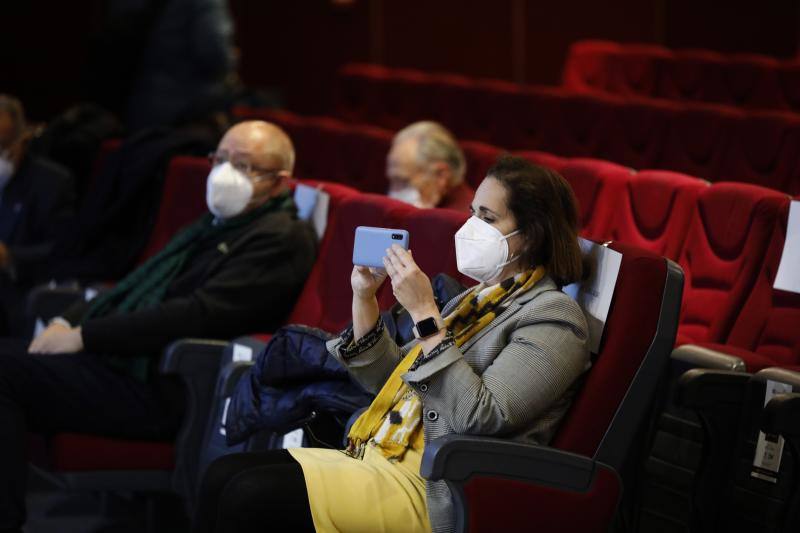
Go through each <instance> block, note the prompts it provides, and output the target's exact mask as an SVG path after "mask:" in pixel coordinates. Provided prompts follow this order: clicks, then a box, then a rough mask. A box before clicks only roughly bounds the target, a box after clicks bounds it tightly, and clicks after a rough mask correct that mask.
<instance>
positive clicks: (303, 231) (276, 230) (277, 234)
mask: <svg viewBox="0 0 800 533" xmlns="http://www.w3.org/2000/svg"><path fill="white" fill-rule="evenodd" d="M245 233H246V234H247V235H250V236H252V237H259V236H261V237H264V238H269V239H275V240H284V239H292V240H307V241H309V242H314V241H315V240H316V237H315V233H314V228H313V227H312V226H311V224H309V223H308V222H307V221H305V220H301V219H299V218H297V216H296V215H295V214H294V213H293V212H292V211H287V210H278V211H270V212H268V213H265V214H263V215H262V216H260V217H258V218H256V219H255V220H253V222H252V223H250V224H249V226H248V228H247V230H246V231H245Z"/></svg>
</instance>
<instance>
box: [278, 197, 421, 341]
mask: <svg viewBox="0 0 800 533" xmlns="http://www.w3.org/2000/svg"><path fill="white" fill-rule="evenodd" d="M414 210H416V208H415V207H412V206H409V205H407V204H403V203H401V202H398V201H395V200H392V199H390V198H387V197H385V196H379V195H375V194H360V195H356V196H351V197H347V198H345V199H343V201H342V202H341V204H340V205H339V206H338V208H337V209H336V213H334V215H333V220H332V223H330V224H329V226H328V231H327V232H326V234H325V238H324V239H323V241H322V244H321V245H320V249H319V254H318V259H317V262H316V263H315V264H314V268H313V269H312V271H311V274H310V275H309V277H308V280H307V281H306V284H305V286H304V287H303V292H302V293H301V294H300V297H299V298H298V300H297V303H296V304H295V306H294V309H293V310H292V313H291V314H290V316H289V319H288V320H287V323H296V324H305V325H308V326H313V327H318V328H321V329H324V330H326V331H330V332H338V331H339V330H340V329H342V327H344V325H345V324H347V323H348V322H349V321H350V317H351V303H352V290H351V288H350V273H351V272H352V269H353V241H354V237H355V229H356V227H358V226H378V227H389V228H397V227H401V228H402V224H403V222H404V220H405V218H406V217H407V216H409V212H411V211H414ZM387 287H388V284H387V285H384V286H383V288H382V292H381V293H379V298H378V299H379V303H381V304H382V307H385V306H386V305H390V304H391V302H392V299H391V290H390V288H389V290H388V295H384V293H386V292H387Z"/></svg>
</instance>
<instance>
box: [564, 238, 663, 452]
mask: <svg viewBox="0 0 800 533" xmlns="http://www.w3.org/2000/svg"><path fill="white" fill-rule="evenodd" d="M611 248H613V249H616V250H617V251H619V252H622V263H621V266H620V270H619V276H618V278H617V284H616V287H615V288H614V296H613V299H612V302H611V308H610V309H609V312H608V319H607V321H606V326H605V331H604V333H603V339H602V342H601V345H600V352H599V353H598V354H597V357H596V360H595V362H594V364H593V366H592V368H591V370H589V372H588V374H587V375H586V379H585V382H584V384H583V386H582V388H581V389H580V391H579V392H578V394H577V395H576V397H575V400H574V402H573V404H572V407H571V409H570V411H569V413H568V414H567V417H566V419H565V420H564V422H563V423H562V425H561V427H560V428H559V431H558V433H557V435H556V437H555V439H554V441H553V446H554V447H556V448H559V449H563V450H567V451H570V452H574V453H579V454H582V455H587V456H589V457H592V456H594V454H595V452H596V451H597V448H598V446H599V444H600V442H601V441H602V439H603V436H604V435H605V433H606V431H607V430H608V428H609V426H610V424H611V421H612V419H613V417H614V415H615V413H616V412H617V409H618V407H619V406H620V403H621V402H622V399H623V398H624V396H625V393H626V392H627V391H628V387H629V386H630V384H631V382H632V381H633V379H634V377H635V376H636V372H637V370H638V369H639V366H640V365H641V363H642V361H643V359H644V356H645V354H646V353H647V351H648V349H649V348H650V345H651V343H652V341H653V339H654V337H655V335H656V330H657V326H658V320H659V316H660V312H661V303H662V298H663V292H664V284H665V281H666V276H667V263H666V261H665V260H664V258H662V257H659V256H658V255H656V254H654V253H652V252H648V251H646V250H642V249H640V248H636V247H634V246H629V245H627V244H620V243H613V244H612V245H611ZM627 431H629V432H630V434H631V435H633V433H634V431H635V428H628V429H627ZM612 466H613V465H612Z"/></svg>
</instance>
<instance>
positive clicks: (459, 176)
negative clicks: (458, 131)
mask: <svg viewBox="0 0 800 533" xmlns="http://www.w3.org/2000/svg"><path fill="white" fill-rule="evenodd" d="M406 139H417V141H418V145H417V160H418V161H419V163H420V164H427V163H433V162H436V161H444V162H445V163H447V165H448V166H449V167H450V169H451V170H452V171H453V177H452V179H451V181H450V185H451V186H454V185H458V184H460V183H461V182H463V181H464V174H465V173H466V171H467V164H466V161H465V160H464V152H462V151H461V147H460V146H458V142H457V141H456V139H455V137H453V134H452V133H450V132H449V131H448V130H447V128H445V127H444V126H442V125H441V124H439V123H438V122H433V121H432V120H423V121H421V122H414V123H413V124H410V125H408V126H406V127H405V128H403V129H402V130H400V131H399V132H397V134H396V135H395V136H394V140H393V141H392V144H397V143H398V142H401V141H405V140H406Z"/></svg>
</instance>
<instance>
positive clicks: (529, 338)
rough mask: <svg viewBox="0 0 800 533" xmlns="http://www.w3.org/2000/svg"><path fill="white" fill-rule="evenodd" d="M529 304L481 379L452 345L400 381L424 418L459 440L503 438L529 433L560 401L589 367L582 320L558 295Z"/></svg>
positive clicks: (544, 295)
mask: <svg viewBox="0 0 800 533" xmlns="http://www.w3.org/2000/svg"><path fill="white" fill-rule="evenodd" d="M532 301H533V302H535V306H533V307H532V309H531V311H530V312H526V310H525V309H523V310H521V311H522V312H523V313H524V314H523V316H522V317H521V318H520V319H519V321H518V323H517V327H516V328H515V329H514V330H513V331H512V332H511V334H510V335H509V338H508V343H507V344H506V346H505V347H504V348H503V349H502V350H501V351H500V353H499V354H498V355H497V357H496V358H495V359H494V361H493V362H492V363H491V364H490V365H489V367H488V368H486V370H485V372H484V373H483V374H482V375H479V374H477V373H476V372H475V371H474V370H473V368H472V367H471V366H470V365H469V363H467V362H466V361H465V360H464V358H463V355H462V352H461V350H460V348H459V347H457V346H456V345H455V344H452V343H451V345H450V346H449V347H448V348H446V349H445V350H443V351H442V352H441V353H439V354H438V355H436V356H435V357H429V358H426V359H424V360H422V361H421V364H420V365H418V366H417V367H416V368H415V369H414V370H411V371H409V372H407V373H405V374H404V375H403V379H404V380H405V381H406V383H408V384H409V386H410V387H412V388H413V389H415V390H416V391H417V393H418V394H419V396H420V398H421V399H422V403H423V405H424V407H425V409H426V410H427V409H431V410H435V411H437V412H438V414H439V416H440V417H445V419H446V420H447V421H448V422H449V424H450V426H451V427H452V428H453V429H454V430H455V431H456V432H457V433H462V434H472V435H501V434H504V433H509V432H513V431H516V430H519V429H522V428H524V427H527V426H529V425H530V424H531V423H532V422H533V421H534V420H535V419H536V418H537V417H538V416H540V415H541V414H542V413H543V412H544V411H545V410H546V409H547V408H548V407H550V406H551V405H552V404H553V403H554V402H555V401H556V400H558V399H559V398H560V397H561V396H563V395H564V393H565V392H566V391H567V389H568V388H569V387H570V385H572V383H573V382H574V381H575V380H576V379H577V378H578V377H579V376H580V375H581V374H582V373H583V372H584V371H585V370H586V369H587V368H588V366H589V352H588V349H587V330H586V322H585V319H584V317H583V314H582V313H581V311H580V308H579V307H578V306H577V305H576V304H575V303H574V302H573V301H572V300H570V299H569V297H568V296H566V295H564V294H562V293H560V291H548V292H545V293H542V294H541V295H540V296H537V297H536V298H534V300H532ZM478 344H479V343H478Z"/></svg>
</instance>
